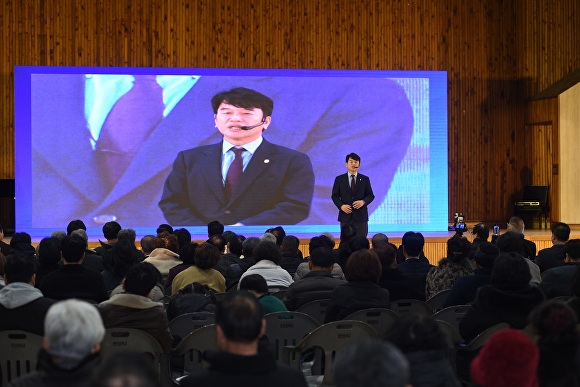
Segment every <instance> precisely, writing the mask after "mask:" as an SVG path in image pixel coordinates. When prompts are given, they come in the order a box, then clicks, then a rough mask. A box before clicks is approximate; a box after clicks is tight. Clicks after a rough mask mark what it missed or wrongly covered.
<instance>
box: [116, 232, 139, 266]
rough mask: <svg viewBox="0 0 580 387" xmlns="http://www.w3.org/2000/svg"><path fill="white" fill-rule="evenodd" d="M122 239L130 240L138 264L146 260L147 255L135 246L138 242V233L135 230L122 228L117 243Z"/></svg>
mask: <svg viewBox="0 0 580 387" xmlns="http://www.w3.org/2000/svg"><path fill="white" fill-rule="evenodd" d="M122 239H126V240H128V241H129V242H130V243H131V245H132V246H133V255H134V256H135V259H136V260H137V262H141V261H143V260H144V259H145V254H143V252H142V251H141V250H139V249H137V245H136V244H135V242H136V240H137V233H136V232H135V230H133V229H132V228H122V229H121V230H119V233H118V234H117V241H119V240H122Z"/></svg>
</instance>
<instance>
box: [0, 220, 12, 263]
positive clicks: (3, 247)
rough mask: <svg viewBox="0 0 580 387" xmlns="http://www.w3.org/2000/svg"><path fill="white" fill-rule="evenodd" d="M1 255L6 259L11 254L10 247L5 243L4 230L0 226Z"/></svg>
mask: <svg viewBox="0 0 580 387" xmlns="http://www.w3.org/2000/svg"><path fill="white" fill-rule="evenodd" d="M0 253H2V254H3V255H4V256H5V257H6V256H8V255H9V254H10V253H11V250H10V245H9V244H8V243H6V242H4V229H3V228H2V225H1V224H0Z"/></svg>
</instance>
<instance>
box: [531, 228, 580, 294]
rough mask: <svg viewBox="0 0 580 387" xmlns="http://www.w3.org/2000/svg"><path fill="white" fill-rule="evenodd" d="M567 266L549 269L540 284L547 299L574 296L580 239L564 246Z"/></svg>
mask: <svg viewBox="0 0 580 387" xmlns="http://www.w3.org/2000/svg"><path fill="white" fill-rule="evenodd" d="M564 255H565V257H566V258H565V259H564V262H565V264H564V265H562V266H556V267H553V268H551V269H548V270H547V271H546V272H545V273H544V275H543V278H542V282H541V283H540V285H539V286H540V289H542V291H543V292H544V294H546V298H554V297H559V296H573V295H574V290H573V286H574V284H573V279H574V276H575V275H576V271H577V270H578V265H579V264H580V239H571V240H569V241H568V242H566V244H565V245H564Z"/></svg>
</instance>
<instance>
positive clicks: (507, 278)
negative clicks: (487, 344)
mask: <svg viewBox="0 0 580 387" xmlns="http://www.w3.org/2000/svg"><path fill="white" fill-rule="evenodd" d="M525 260H526V259H525V258H524V257H522V256H521V255H519V254H517V253H501V254H500V255H499V256H498V257H497V258H496V259H495V262H494V263H493V269H492V272H491V283H490V284H489V285H485V286H482V287H480V288H479V291H478V292H477V296H476V298H475V302H474V303H473V305H472V306H471V308H470V309H469V311H468V312H467V314H466V315H465V316H464V317H463V319H462V320H461V321H460V322H459V333H460V334H461V337H463V338H464V339H465V341H467V342H469V341H471V340H473V339H474V338H475V337H476V336H477V335H478V334H480V333H482V332H483V331H485V330H486V329H487V328H490V327H492V326H493V325H496V324H499V323H507V324H509V325H510V326H511V327H513V328H516V329H523V328H524V327H525V326H526V325H527V323H528V315H529V314H530V312H531V311H532V309H534V307H536V305H538V304H540V303H542V302H543V301H544V300H545V297H544V294H543V293H542V291H541V290H540V289H538V288H537V287H535V286H531V285H530V271H529V269H528V267H527V265H526V263H525Z"/></svg>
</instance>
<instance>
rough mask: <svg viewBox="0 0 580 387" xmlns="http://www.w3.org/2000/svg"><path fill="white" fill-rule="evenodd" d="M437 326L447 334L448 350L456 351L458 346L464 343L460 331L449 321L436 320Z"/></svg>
mask: <svg viewBox="0 0 580 387" xmlns="http://www.w3.org/2000/svg"><path fill="white" fill-rule="evenodd" d="M435 322H436V323H437V325H439V328H440V329H441V331H443V333H444V334H445V339H446V340H445V341H447V347H448V349H454V348H455V347H456V346H458V345H459V344H461V343H462V342H463V338H462V337H461V334H460V333H459V329H457V328H456V327H454V326H453V325H451V324H449V323H448V322H447V321H443V320H435Z"/></svg>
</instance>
